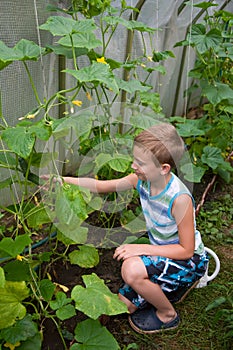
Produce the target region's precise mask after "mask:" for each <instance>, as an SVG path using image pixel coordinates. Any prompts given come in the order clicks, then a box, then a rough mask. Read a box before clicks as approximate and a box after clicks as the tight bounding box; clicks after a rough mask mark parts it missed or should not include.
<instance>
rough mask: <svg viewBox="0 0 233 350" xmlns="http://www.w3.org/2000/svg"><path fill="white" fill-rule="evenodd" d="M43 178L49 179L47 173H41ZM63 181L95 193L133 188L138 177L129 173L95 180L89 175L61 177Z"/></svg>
mask: <svg viewBox="0 0 233 350" xmlns="http://www.w3.org/2000/svg"><path fill="white" fill-rule="evenodd" d="M41 178H42V179H44V180H48V179H49V175H41ZM62 179H63V181H64V182H65V183H68V184H73V185H77V186H81V187H85V188H88V189H89V190H90V191H91V192H96V193H108V192H119V191H125V190H129V189H131V188H135V187H136V185H137V181H138V177H137V175H136V174H130V175H127V176H125V177H122V178H120V179H114V180H96V179H94V178H89V177H70V176H64V177H62Z"/></svg>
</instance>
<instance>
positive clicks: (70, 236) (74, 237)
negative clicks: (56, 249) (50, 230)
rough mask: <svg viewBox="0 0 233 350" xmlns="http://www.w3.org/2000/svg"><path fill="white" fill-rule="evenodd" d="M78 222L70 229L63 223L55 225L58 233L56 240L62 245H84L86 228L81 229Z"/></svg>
mask: <svg viewBox="0 0 233 350" xmlns="http://www.w3.org/2000/svg"><path fill="white" fill-rule="evenodd" d="M74 224H76V222H75V220H74ZM80 224H81V223H80V222H77V224H76V225H75V226H76V227H72V228H71V227H70V225H66V224H65V223H58V224H56V228H57V229H58V230H59V231H60V233H61V234H62V235H61V234H59V235H58V239H59V240H60V241H62V242H63V243H64V244H84V243H86V241H87V233H88V228H87V227H81V226H80Z"/></svg>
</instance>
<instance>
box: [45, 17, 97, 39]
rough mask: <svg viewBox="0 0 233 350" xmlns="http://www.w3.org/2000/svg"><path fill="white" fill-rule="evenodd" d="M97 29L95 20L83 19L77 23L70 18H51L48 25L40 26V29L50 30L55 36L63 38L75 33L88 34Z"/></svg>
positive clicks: (47, 22)
mask: <svg viewBox="0 0 233 350" xmlns="http://www.w3.org/2000/svg"><path fill="white" fill-rule="evenodd" d="M95 28H96V25H95V22H94V20H93V19H83V20H79V21H75V20H73V19H71V18H68V17H62V16H51V17H49V18H48V19H47V21H46V23H44V24H42V25H41V26H40V29H44V30H48V31H50V33H52V34H53V35H54V36H63V35H67V34H71V33H74V32H83V33H88V32H91V31H93V30H94V29H95Z"/></svg>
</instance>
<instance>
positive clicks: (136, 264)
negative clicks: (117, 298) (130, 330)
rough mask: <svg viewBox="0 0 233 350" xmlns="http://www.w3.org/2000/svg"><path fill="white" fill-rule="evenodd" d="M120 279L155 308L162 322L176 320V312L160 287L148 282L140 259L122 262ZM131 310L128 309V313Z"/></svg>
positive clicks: (134, 258)
mask: <svg viewBox="0 0 233 350" xmlns="http://www.w3.org/2000/svg"><path fill="white" fill-rule="evenodd" d="M122 278H123V280H124V281H125V283H127V284H128V285H129V286H131V288H133V290H134V291H135V292H137V293H138V294H139V295H141V296H142V297H143V298H144V299H145V300H146V301H148V302H149V303H150V304H151V305H153V306H154V307H155V308H156V310H157V311H156V315H157V316H158V318H159V319H160V320H161V321H162V322H164V323H167V322H170V321H172V320H173V319H175V318H176V316H177V314H176V311H175V309H174V307H173V306H172V304H171V303H170V302H169V300H168V299H167V297H166V296H165V294H164V293H163V291H162V289H161V288H160V286H159V285H158V284H156V283H154V282H151V281H150V280H149V278H148V273H147V270H146V267H145V265H144V263H143V261H142V260H141V258H140V257H133V258H129V259H126V260H125V261H124V262H123V264H122ZM123 301H124V300H123ZM126 305H127V304H126ZM127 306H128V305H127ZM129 306H130V304H129ZM131 310H132V308H131V307H130V308H129V311H130V312H131Z"/></svg>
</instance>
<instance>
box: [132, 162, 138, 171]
mask: <svg viewBox="0 0 233 350" xmlns="http://www.w3.org/2000/svg"><path fill="white" fill-rule="evenodd" d="M131 168H132V169H134V170H136V169H137V165H136V164H135V163H134V162H133V163H132V164H131Z"/></svg>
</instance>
